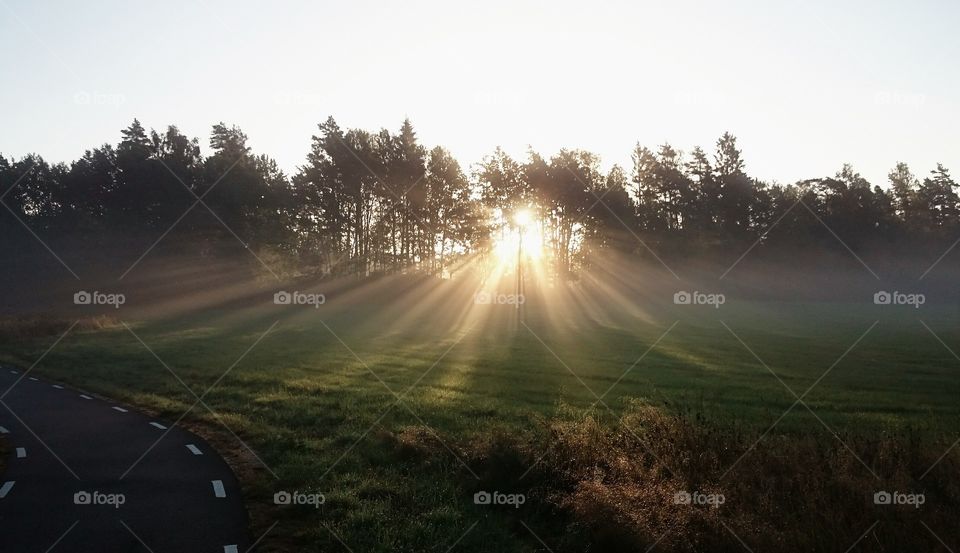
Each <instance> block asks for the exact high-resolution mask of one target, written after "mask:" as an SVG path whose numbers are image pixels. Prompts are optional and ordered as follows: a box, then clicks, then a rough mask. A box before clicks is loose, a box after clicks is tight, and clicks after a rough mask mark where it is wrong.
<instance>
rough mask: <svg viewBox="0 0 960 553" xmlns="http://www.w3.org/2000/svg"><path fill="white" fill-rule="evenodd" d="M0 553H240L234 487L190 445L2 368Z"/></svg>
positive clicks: (178, 434) (143, 420)
mask: <svg viewBox="0 0 960 553" xmlns="http://www.w3.org/2000/svg"><path fill="white" fill-rule="evenodd" d="M0 396H2V398H0V434H2V435H3V436H2V438H3V439H4V440H5V442H6V443H7V446H8V448H9V450H10V451H9V454H8V455H7V458H6V469H5V470H4V471H3V472H2V474H0V552H4V553H6V552H10V553H14V552H15V553H31V552H36V553H48V552H49V553H71V552H77V553H90V552H98V553H112V552H117V553H121V552H122V553H134V552H137V553H139V552H147V553H150V552H152V553H204V552H209V553H244V552H245V551H246V550H247V548H248V547H249V546H250V543H249V541H250V540H249V536H248V532H247V515H246V511H245V510H244V508H243V503H242V499H241V496H240V487H239V485H238V483H237V480H236V478H235V477H234V474H233V472H232V471H231V470H230V467H229V466H227V464H226V463H225V462H224V460H223V459H222V458H221V457H220V456H219V455H218V454H217V453H216V452H215V451H214V450H213V449H211V448H210V446H209V445H207V443H206V442H204V441H203V440H201V439H200V438H198V437H197V436H195V435H193V434H191V433H189V432H187V431H185V430H182V429H180V428H177V427H173V428H169V427H170V422H169V421H162V420H157V419H153V418H150V417H148V416H146V415H143V414H141V413H138V412H137V411H135V410H134V409H133V408H131V407H130V406H127V405H122V404H118V403H114V402H111V401H108V400H103V399H100V398H97V397H94V396H92V395H90V394H84V393H83V392H80V391H77V390H73V389H71V388H69V387H66V386H62V385H60V384H58V383H56V382H50V381H45V380H40V379H35V375H34V374H32V373H30V374H26V375H25V374H24V373H23V372H22V371H20V370H17V369H16V368H13V367H9V366H2V367H0Z"/></svg>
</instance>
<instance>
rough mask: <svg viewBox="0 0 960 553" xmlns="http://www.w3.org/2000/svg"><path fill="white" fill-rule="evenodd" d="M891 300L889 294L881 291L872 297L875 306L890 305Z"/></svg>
mask: <svg viewBox="0 0 960 553" xmlns="http://www.w3.org/2000/svg"><path fill="white" fill-rule="evenodd" d="M891 299H892V296H891V295H890V292H884V291H883V290H881V291H879V292H877V293H876V294H874V295H873V303H874V304H876V305H890V301H891Z"/></svg>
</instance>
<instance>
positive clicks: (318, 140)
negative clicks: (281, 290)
mask: <svg viewBox="0 0 960 553" xmlns="http://www.w3.org/2000/svg"><path fill="white" fill-rule="evenodd" d="M209 147H210V151H211V153H210V154H209V155H208V156H204V155H202V153H201V150H200V145H199V140H198V139H197V138H188V137H187V136H185V135H184V134H182V133H181V132H180V131H179V130H178V129H177V127H176V126H169V127H167V129H166V130H165V131H163V132H162V133H161V132H157V131H154V130H151V131H149V132H148V131H147V130H146V129H145V128H144V127H143V125H142V124H141V123H140V122H139V121H138V120H134V121H133V123H132V124H131V125H130V126H128V127H127V128H125V129H123V130H122V131H121V139H120V142H119V143H118V144H117V145H116V146H114V145H111V144H104V145H102V146H100V147H97V148H94V149H91V150H88V151H86V152H85V153H84V155H83V156H82V157H81V158H80V159H78V160H76V161H73V162H72V163H69V164H67V163H53V164H51V163H48V162H46V161H45V160H43V159H42V158H41V157H40V156H38V155H29V156H26V157H23V158H20V159H7V158H5V157H3V156H2V155H0V193H2V194H3V196H2V201H3V203H4V205H5V206H6V209H5V210H3V211H2V212H0V232H2V236H3V237H4V244H5V246H4V247H6V248H8V249H9V248H14V249H15V248H16V247H17V245H23V244H24V243H26V242H29V241H31V240H33V239H34V238H33V237H31V236H30V234H31V233H35V234H36V235H37V236H39V237H44V238H45V239H56V238H58V237H89V236H97V235H101V236H107V235H114V236H115V235H122V236H127V237H130V236H140V237H160V236H164V234H163V233H167V232H169V233H171V234H172V235H173V236H175V237H176V243H177V244H181V245H182V246H180V247H182V248H185V249H196V248H200V249H202V250H203V251H207V250H209V249H211V248H216V247H218V246H220V245H223V244H231V243H234V244H235V241H236V240H237V239H239V240H240V241H242V242H243V243H245V244H246V245H247V246H248V247H250V248H254V249H270V250H273V251H276V252H278V253H279V254H280V255H283V256H286V257H287V258H288V259H294V260H296V262H297V263H298V264H299V265H301V266H302V267H309V268H313V269H314V270H317V271H320V272H323V273H333V274H360V275H366V274H373V273H383V272H394V271H422V272H427V273H431V274H445V273H450V272H451V271H455V270H457V269H458V268H460V267H463V266H465V265H467V264H468V263H469V262H470V261H471V260H475V259H479V260H484V259H488V258H489V253H490V251H491V250H492V249H493V247H494V245H495V243H496V242H497V240H498V239H500V238H501V237H502V236H504V235H505V233H508V232H510V230H511V226H512V225H513V224H514V223H513V220H512V214H513V213H514V212H515V211H517V210H519V209H528V210H530V211H531V212H532V213H533V221H534V223H533V224H535V225H537V226H538V230H539V231H540V234H541V235H542V237H543V240H544V246H545V250H546V254H547V255H546V259H547V260H548V264H549V266H550V267H552V268H553V269H554V270H555V272H556V274H559V275H572V274H575V272H576V271H577V269H579V268H581V267H583V266H584V264H587V263H589V259H590V256H589V254H590V253H591V252H596V251H600V250H605V249H609V250H616V251H620V252H625V253H630V254H636V255H651V254H653V253H656V254H658V255H694V254H698V253H703V252H707V251H727V250H736V249H742V248H743V247H744V245H749V244H753V243H755V242H759V243H762V244H763V245H764V246H776V247H778V248H788V249H797V248H834V247H837V242H838V240H837V238H840V239H841V240H842V241H843V243H844V244H846V246H847V247H851V248H868V247H877V246H885V245H891V244H893V245H909V244H916V243H919V242H924V243H930V242H936V243H939V242H942V241H953V240H954V239H955V238H956V235H957V234H958V231H960V197H958V193H957V183H956V182H955V181H954V180H953V179H952V177H951V176H950V173H949V171H948V170H947V169H946V168H945V167H944V166H943V165H941V164H938V165H937V167H936V168H934V169H933V170H932V171H930V173H929V174H927V175H926V176H925V177H924V178H922V180H921V179H920V178H918V177H917V176H915V175H914V173H913V172H912V171H911V170H910V168H909V167H908V166H907V164H905V163H898V164H896V166H895V167H894V168H893V169H892V170H891V171H890V173H889V175H888V180H889V182H888V186H886V187H881V186H878V185H871V183H869V182H868V181H867V180H866V179H865V178H863V177H862V176H861V175H860V174H859V173H857V172H856V171H855V170H854V169H853V168H852V167H851V166H850V165H844V166H843V167H842V168H841V169H840V170H839V171H838V172H837V173H836V174H835V175H833V176H829V177H817V178H811V179H806V180H802V181H799V182H796V183H793V184H785V185H784V184H779V183H776V182H773V183H771V182H765V181H762V180H759V179H756V178H753V177H751V176H749V174H748V173H747V171H746V164H745V161H744V159H743V157H742V153H741V151H740V149H739V148H738V147H737V142H736V138H735V137H734V136H733V135H731V134H729V133H726V134H724V135H723V136H721V137H720V138H719V139H718V140H717V142H716V144H715V148H714V151H713V152H712V153H707V152H706V151H704V150H703V149H701V148H699V147H697V148H694V149H693V150H692V151H690V152H682V151H680V150H677V149H675V148H674V147H672V146H670V145H669V144H663V145H662V146H659V147H657V148H655V149H649V148H647V147H645V146H641V145H639V144H638V145H637V146H636V148H635V149H634V151H633V155H632V167H631V168H630V169H629V171H628V170H627V169H625V168H623V167H621V166H619V165H615V166H613V167H612V168H611V169H610V170H608V171H603V170H601V168H600V159H599V158H598V156H596V155H595V154H593V153H591V152H588V151H585V150H579V149H563V150H561V151H560V152H558V153H556V154H555V155H553V156H550V157H549V158H547V157H543V156H541V155H540V154H539V153H537V152H535V151H533V150H530V151H529V152H528V153H527V155H526V157H525V158H524V159H515V158H513V157H511V156H510V155H508V154H507V153H506V152H504V151H503V150H502V149H499V148H497V149H496V150H495V151H494V152H492V153H491V154H490V155H488V156H486V157H484V158H483V159H482V160H481V161H479V162H478V163H476V164H475V165H473V166H472V167H471V168H468V169H465V168H464V167H462V166H461V165H460V163H459V162H458V161H457V160H456V159H455V158H454V156H453V155H452V154H451V153H450V152H449V151H448V150H446V149H445V148H443V147H441V146H436V147H434V148H431V149H428V148H426V147H425V146H423V145H422V144H421V143H420V142H419V140H418V139H417V135H416V132H415V131H414V128H413V125H412V124H411V123H410V121H409V120H405V121H404V122H403V124H402V125H401V126H400V128H399V130H398V131H396V132H391V131H389V130H387V129H381V130H380V131H378V132H369V131H366V130H362V129H343V128H341V127H340V126H339V125H338V124H337V122H336V121H335V120H334V119H333V118H332V117H331V118H328V119H327V120H326V121H325V122H323V123H321V124H320V125H318V133H317V134H316V135H315V136H313V137H312V140H311V144H310V150H309V152H308V153H307V155H306V159H305V161H304V163H303V164H302V165H301V166H300V167H298V168H297V170H296V172H295V174H293V175H287V174H286V173H284V171H282V170H281V169H280V168H279V166H278V165H277V163H276V162H275V161H274V160H273V159H271V158H270V157H269V156H267V155H263V154H255V153H254V152H253V151H252V150H251V148H250V147H249V146H248V145H247V136H246V135H245V134H244V133H243V132H242V131H241V130H240V129H239V128H237V127H235V126H227V125H225V124H223V123H219V124H217V125H214V126H213V128H212V130H211V133H210V138H209ZM24 226H26V227H28V228H29V231H30V232H27V230H25V229H24V228H23V227H24ZM773 227H776V228H777V231H776V232H770V233H768V230H769V229H771V228H773Z"/></svg>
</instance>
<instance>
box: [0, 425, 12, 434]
mask: <svg viewBox="0 0 960 553" xmlns="http://www.w3.org/2000/svg"><path fill="white" fill-rule="evenodd" d="M9 433H10V431H9V430H7V429H6V428H4V427H2V426H0V434H9Z"/></svg>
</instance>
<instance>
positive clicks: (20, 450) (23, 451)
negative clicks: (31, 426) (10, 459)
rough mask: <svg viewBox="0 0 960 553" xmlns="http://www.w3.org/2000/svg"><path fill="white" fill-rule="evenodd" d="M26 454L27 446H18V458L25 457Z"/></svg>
mask: <svg viewBox="0 0 960 553" xmlns="http://www.w3.org/2000/svg"><path fill="white" fill-rule="evenodd" d="M26 456H27V448H25V447H18V448H17V459H23V458H24V457H26Z"/></svg>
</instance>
